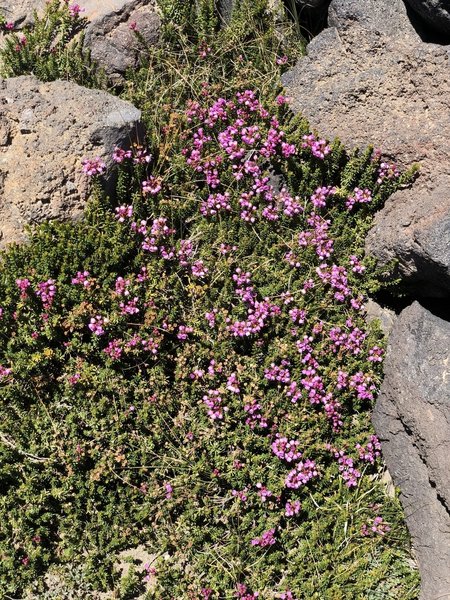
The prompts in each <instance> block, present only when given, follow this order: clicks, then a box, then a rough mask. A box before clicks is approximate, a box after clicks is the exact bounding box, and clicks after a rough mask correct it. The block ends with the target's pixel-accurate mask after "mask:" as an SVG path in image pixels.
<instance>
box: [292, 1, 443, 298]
mask: <svg viewBox="0 0 450 600" xmlns="http://www.w3.org/2000/svg"><path fill="white" fill-rule="evenodd" d="M395 6H397V9H395V10H394V7H395ZM390 11H391V12H392V11H393V13H392V14H393V15H394V16H395V18H394V16H392V15H391V12H390ZM383 14H388V15H391V17H390V18H389V19H383ZM330 19H331V20H332V21H333V22H334V23H336V25H337V26H338V27H331V28H329V29H326V30H325V31H323V32H322V33H321V34H320V35H318V36H317V37H316V38H315V39H314V40H313V41H312V42H311V43H310V44H309V46H308V48H307V56H305V57H302V58H301V59H300V60H299V61H298V63H297V65H296V66H295V67H294V69H292V70H291V71H290V72H288V73H286V74H285V75H284V77H283V83H284V85H285V86H286V88H287V90H286V91H287V95H288V97H290V99H291V106H292V108H293V109H294V110H295V111H299V112H302V113H303V114H304V116H305V117H306V118H307V119H308V120H309V122H310V123H311V126H312V127H313V128H314V129H317V130H318V131H319V132H320V133H321V134H322V135H325V136H326V137H328V138H334V137H336V136H337V137H339V138H340V139H341V140H342V142H343V143H344V144H345V145H346V146H347V147H348V148H353V147H355V146H357V147H365V146H367V145H369V144H373V145H375V147H377V148H380V149H381V150H382V152H383V155H384V157H386V158H387V159H388V160H391V161H396V162H397V163H399V164H400V166H402V167H407V166H410V165H412V164H413V163H416V162H418V163H419V164H420V167H421V169H420V176H419V177H418V179H417V181H416V182H415V183H414V185H413V186H412V187H411V189H404V190H401V191H399V192H397V193H396V194H395V195H394V196H392V198H390V199H389V200H388V202H387V204H386V207H385V208H384V209H383V210H382V211H381V212H380V213H379V214H378V215H377V217H376V220H375V225H374V228H373V230H372V232H371V233H370V234H369V236H368V239H367V251H368V252H369V253H370V254H372V255H374V256H375V257H376V258H377V259H378V261H379V263H380V265H386V264H387V263H388V262H389V261H390V260H391V259H393V258H397V259H398V260H399V274H400V275H401V276H403V277H404V278H405V280H407V281H408V282H409V283H410V285H411V286H412V287H414V289H415V290H416V292H417V293H418V294H422V295H429V296H442V295H445V294H447V293H448V291H449V290H450V147H449V145H448V143H447V140H448V138H449V136H450V78H449V76H448V74H449V71H450V62H449V52H448V49H447V48H446V47H443V46H438V45H436V44H425V43H423V42H422V41H421V39H420V38H419V36H418V35H417V34H416V33H415V30H414V29H413V28H412V27H411V26H410V24H409V22H408V17H407V14H406V10H405V7H404V5H403V3H401V2H400V1H399V2H397V0H393V1H392V0H357V2H356V1H354V0H347V1H346V0H333V2H332V5H331V6H330ZM398 33H400V35H398Z"/></svg>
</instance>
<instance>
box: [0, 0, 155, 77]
mask: <svg viewBox="0 0 450 600" xmlns="http://www.w3.org/2000/svg"><path fill="white" fill-rule="evenodd" d="M73 4H76V3H75V2H74V3H73ZM78 4H79V5H80V6H81V8H82V11H83V12H81V13H80V16H81V17H85V18H86V19H87V20H88V25H87V27H86V31H85V40H84V45H85V48H87V49H89V50H90V51H91V56H92V58H93V59H94V60H95V61H96V62H97V63H98V64H99V66H101V67H102V68H103V69H104V70H105V71H106V73H107V75H108V76H109V77H110V78H111V79H112V80H113V81H120V80H121V77H122V76H123V74H124V73H125V71H126V70H127V69H129V68H134V67H136V65H137V64H138V62H139V55H140V54H141V52H142V47H141V43H140V41H139V40H138V38H137V37H136V34H135V30H136V31H139V33H140V34H141V36H142V37H143V38H144V40H145V42H146V43H147V44H149V45H152V44H154V43H156V42H157V40H158V38H159V30H160V25H161V21H160V17H159V15H158V12H157V10H156V0H79V2H78ZM45 5H46V0H0V13H1V14H3V15H5V17H6V18H7V20H9V21H12V22H14V23H15V24H16V26H18V27H23V26H25V25H28V24H30V23H31V22H32V19H33V13H34V11H37V13H38V14H42V12H43V10H44V9H45Z"/></svg>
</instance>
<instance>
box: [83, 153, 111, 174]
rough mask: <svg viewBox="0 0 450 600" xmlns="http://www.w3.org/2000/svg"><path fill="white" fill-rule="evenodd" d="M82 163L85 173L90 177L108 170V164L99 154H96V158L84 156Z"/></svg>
mask: <svg viewBox="0 0 450 600" xmlns="http://www.w3.org/2000/svg"><path fill="white" fill-rule="evenodd" d="M81 164H82V165H83V169H82V171H83V173H85V174H86V175H88V176H89V177H94V176H95V175H103V173H104V172H105V171H106V165H105V163H104V162H103V160H102V159H101V158H100V157H99V156H96V157H95V158H84V159H83V160H82V161H81Z"/></svg>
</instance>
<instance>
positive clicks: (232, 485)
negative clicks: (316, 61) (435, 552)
mask: <svg viewBox="0 0 450 600" xmlns="http://www.w3.org/2000/svg"><path fill="white" fill-rule="evenodd" d="M172 4H173V5H175V4H176V3H172ZM250 4H251V3H250V2H247V3H245V2H242V5H243V7H244V8H246V10H248V11H250ZM244 8H243V10H244ZM262 10H263V3H262V2H257V3H255V6H254V11H256V12H257V11H262ZM248 14H253V15H254V14H256V13H255V12H253V13H251V12H250V13H247V15H248ZM264 15H265V18H267V19H268V13H264ZM235 19H238V17H237V16H235ZM235 22H238V21H235ZM248 23H250V24H251V23H252V21H251V20H249V21H248ZM175 26H176V24H175ZM255 27H256V28H261V27H262V26H261V21H258V24H257V25H256V26H255ZM169 29H170V30H169V31H168V32H167V36H168V39H169V46H168V48H169V49H171V52H172V53H171V54H170V53H169V52H168V53H167V54H166V58H165V59H164V61H163V62H162V64H161V65H159V66H158V64H157V60H156V59H157V57H158V56H161V54H160V53H161V50H155V53H154V54H153V55H152V53H150V54H149V58H148V62H149V64H148V69H147V72H145V69H143V70H141V71H139V72H138V73H136V74H135V75H134V76H133V77H131V76H130V79H129V85H128V87H127V89H126V90H125V92H124V93H125V94H126V95H128V96H129V97H131V98H133V99H134V100H135V101H136V102H137V103H139V105H140V106H141V107H142V108H143V109H144V111H145V119H146V122H147V124H148V126H149V139H148V140H147V142H148V146H147V149H146V148H145V147H144V146H138V145H135V146H133V147H132V148H131V149H130V150H128V149H120V148H118V149H116V151H115V153H114V158H115V161H116V163H117V168H118V171H119V173H118V184H117V200H118V203H117V204H116V205H114V204H113V203H112V201H111V200H109V199H108V198H106V197H105V196H104V194H103V193H102V192H101V176H102V173H103V170H104V167H103V165H102V163H101V161H99V160H98V159H96V158H95V157H91V158H90V159H87V160H86V161H85V162H84V166H83V168H84V171H85V172H86V174H87V176H91V177H92V178H93V197H92V199H91V202H90V205H89V207H88V210H87V213H86V216H85V218H84V220H83V221H81V222H79V223H74V224H61V223H59V224H58V223H49V224H46V225H43V226H41V227H39V228H38V229H36V230H35V231H34V232H33V233H32V234H31V236H30V243H29V244H27V245H24V246H15V247H12V248H11V249H10V250H8V251H7V252H6V253H4V254H3V256H2V269H1V274H0V307H1V319H0V334H1V336H2V339H3V344H2V346H1V348H0V415H1V427H0V442H1V443H0V456H1V458H0V465H1V466H0V485H1V489H2V491H3V492H4V493H3V495H2V497H1V498H0V518H1V520H2V529H1V532H0V556H1V558H2V560H1V563H0V586H1V589H2V590H5V595H6V596H5V597H8V596H10V597H16V596H17V595H19V594H25V593H26V592H25V590H28V591H34V593H35V594H37V595H38V597H42V598H70V597H78V598H88V597H92V598H96V597H97V596H96V595H95V591H94V590H115V595H116V597H120V598H136V597H138V596H139V594H146V597H147V598H149V599H150V598H155V599H161V600H162V599H164V600H166V599H168V598H177V599H178V598H183V599H184V598H186V599H189V598H195V599H207V598H211V599H219V598H221V599H222V598H229V599H231V598H241V599H242V600H244V599H245V600H250V599H252V598H257V597H258V598H260V599H266V598H267V599H273V598H280V599H284V600H292V599H295V598H296V599H297V600H300V599H303V598H304V599H308V600H309V599H313V598H317V599H328V598H329V599H333V600H335V599H339V598H342V599H347V598H368V599H369V598H370V599H371V600H375V599H385V598H395V599H399V598H404V599H406V598H416V597H417V589H418V587H417V573H416V571H415V570H414V569H412V568H411V566H410V563H409V560H408V549H407V547H406V544H407V536H406V530H405V527H404V524H403V523H402V515H401V511H400V509H399V505H398V502H397V500H396V499H395V498H390V497H387V495H386V493H385V490H384V487H383V486H382V484H381V483H380V481H379V479H380V475H381V472H382V465H381V464H380V462H379V443H378V440H377V439H376V438H375V437H374V436H373V431H372V429H371V426H370V409H371V406H372V403H373V399H374V397H375V395H376V392H377V389H378V385H379V383H380V379H381V360H382V357H383V337H382V335H381V333H380V331H379V329H378V328H377V326H376V325H372V326H370V327H369V326H368V325H367V324H366V322H365V320H364V299H365V297H366V296H367V294H369V293H372V292H376V291H377V289H378V288H379V287H380V286H381V285H385V281H384V279H385V277H386V274H385V273H379V272H377V271H376V270H375V268H374V265H373V263H372V262H371V260H369V259H368V258H364V252H363V247H364V237H365V233H366V232H367V230H368V228H369V227H370V223H371V216H372V214H373V212H374V211H375V210H376V209H377V207H379V206H381V204H382V203H383V202H384V200H385V199H386V198H387V196H388V195H389V194H390V193H392V191H393V190H394V189H396V188H397V187H398V186H400V185H404V184H405V182H406V181H407V177H406V176H399V174H398V172H397V171H396V168H395V166H393V165H392V166H387V165H385V166H383V167H381V166H380V158H379V154H378V153H376V152H373V151H372V150H371V149H369V150H368V151H366V152H363V153H358V152H355V153H354V154H352V155H351V156H347V154H346V153H345V151H344V149H343V148H342V147H341V145H340V144H339V143H338V142H335V143H332V144H329V143H327V142H326V141H325V140H322V139H320V138H318V137H317V136H315V135H314V133H311V132H310V130H309V128H308V125H307V124H306V123H305V121H304V120H303V119H301V118H299V117H293V115H292V114H291V113H290V111H289V110H288V108H287V105H286V102H285V99H284V97H283V96H282V95H280V94H277V93H276V92H275V90H276V85H277V84H276V80H277V73H279V69H280V67H282V66H283V64H285V63H286V60H284V55H283V54H282V53H280V49H282V48H281V47H280V44H279V43H278V42H275V41H274V37H273V35H272V33H270V27H269V28H267V29H264V28H262V29H259V34H260V37H259V38H258V39H259V40H260V42H261V44H262V45H258V43H256V42H255V38H253V39H251V36H250V37H249V39H247V40H244V42H243V43H242V44H241V45H240V46H238V45H236V44H235V45H234V46H233V45H232V44H231V43H230V42H229V43H230V45H229V46H226V45H225V46H224V48H225V57H226V58H225V59H223V60H224V62H223V63H221V62H220V60H221V59H220V55H219V50H220V46H215V45H214V40H213V38H212V35H211V37H209V38H207V39H203V40H200V39H191V38H190V37H189V36H191V35H192V32H189V31H186V30H183V31H182V30H177V29H176V27H175V29H174V24H171V25H170V27H169ZM250 29H251V28H250ZM176 31H178V34H179V35H178V36H176V35H175V32H176ZM220 35H223V38H220V37H219V38H218V39H220V40H221V41H222V40H223V41H224V43H225V40H226V39H227V36H228V39H234V38H233V33H232V32H231V33H230V32H229V31H225V32H224V33H223V34H220ZM271 36H272V37H271ZM205 43H206V46H205ZM263 47H264V48H266V49H267V51H268V52H267V57H268V58H266V62H264V59H263V52H262V50H261V48H263ZM240 56H241V58H239V57H240ZM277 58H278V60H277ZM277 63H281V64H277ZM177 69H178V70H177ZM177 73H178V74H179V75H181V77H180V78H179V79H177ZM245 80H247V82H251V83H253V84H254V86H252V87H255V88H256V90H257V91H254V90H253V89H249V86H248V85H247V86H246V87H244V86H243V83H244V81H245ZM158 86H159V88H158ZM157 89H160V90H161V95H164V102H158V103H157V102H155V95H156V90H157ZM155 104H156V105H157V106H156V108H155ZM80 167H81V165H80ZM138 545H141V546H144V547H145V549H146V550H147V552H148V554H149V556H150V557H151V558H149V562H148V564H146V565H145V566H142V565H136V568H134V569H133V568H132V569H131V570H130V572H129V574H128V576H127V577H126V578H125V580H122V581H119V576H118V574H117V570H116V569H115V568H114V563H115V561H116V558H117V555H118V553H119V552H121V551H123V550H127V549H132V548H135V547H137V546H138ZM49 572H51V573H52V576H53V579H52V580H51V581H53V583H52V584H48V581H49V580H48V579H46V574H48V573H49ZM55 574H56V575H55ZM55 576H56V577H57V580H58V577H59V581H58V583H55ZM62 580H64V581H62ZM49 586H50V589H48V587H49ZM61 589H62V590H64V591H58V590H61ZM68 590H70V591H68Z"/></svg>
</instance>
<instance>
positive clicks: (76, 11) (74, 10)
mask: <svg viewBox="0 0 450 600" xmlns="http://www.w3.org/2000/svg"><path fill="white" fill-rule="evenodd" d="M84 10H85V9H84V8H81V6H80V5H79V4H69V14H70V16H71V17H74V18H75V19H76V18H77V17H78V16H79V15H80V13H82V12H84Z"/></svg>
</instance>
